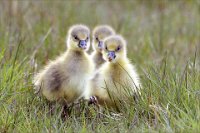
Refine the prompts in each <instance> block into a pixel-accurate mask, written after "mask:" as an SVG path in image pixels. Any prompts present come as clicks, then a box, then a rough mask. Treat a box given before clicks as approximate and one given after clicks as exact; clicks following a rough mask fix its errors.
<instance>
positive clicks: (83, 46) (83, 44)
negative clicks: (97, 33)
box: [78, 40, 87, 49]
mask: <svg viewBox="0 0 200 133" xmlns="http://www.w3.org/2000/svg"><path fill="white" fill-rule="evenodd" d="M78 46H79V47H80V48H82V49H86V48H87V42H86V41H85V40H80V41H79V44H78Z"/></svg>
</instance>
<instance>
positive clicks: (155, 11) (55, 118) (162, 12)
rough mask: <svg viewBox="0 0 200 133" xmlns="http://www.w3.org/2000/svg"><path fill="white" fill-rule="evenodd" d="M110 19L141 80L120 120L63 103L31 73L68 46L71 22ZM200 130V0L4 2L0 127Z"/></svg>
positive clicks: (1, 12) (1, 6)
mask: <svg viewBox="0 0 200 133" xmlns="http://www.w3.org/2000/svg"><path fill="white" fill-rule="evenodd" d="M77 23H84V24H86V25H88V26H89V27H90V28H91V29H92V28H93V27H94V26H95V25H98V24H105V23H106V24H110V25H111V26H113V27H114V29H116V31H117V32H118V33H120V34H122V35H123V36H124V37H125V38H126V39H127V42H128V57H129V58H130V59H131V60H132V62H133V63H134V64H135V66H136V67H137V69H138V72H139V74H140V77H141V79H142V83H143V89H142V96H141V99H140V100H139V101H138V102H137V103H134V105H133V106H131V107H127V108H124V109H123V117H121V118H118V119H113V118H112V117H110V115H109V113H105V114H104V115H103V117H101V118H99V117H98V112H97V111H96V109H95V108H94V107H87V105H85V106H84V105H83V106H81V107H80V109H78V110H76V109H72V113H71V115H70V116H69V118H68V119H67V120H66V121H65V122H63V121H62V119H61V118H60V114H61V107H60V106H59V105H57V106H56V110H55V112H54V114H53V115H50V114H49V107H48V103H47V102H46V101H45V99H43V98H40V97H38V96H36V95H35V94H34V93H33V90H32V88H33V87H32V83H31V82H32V78H33V74H34V72H36V71H38V70H39V69H40V68H42V67H43V66H44V65H45V64H46V63H47V61H48V60H49V59H54V58H55V57H56V56H57V55H59V54H60V53H62V52H64V51H65V49H66V45H65V38H66V33H67V30H68V28H69V26H71V25H73V24H77ZM13 131H14V132H93V131H95V132H130V131H132V132H199V131H200V1H199V0H188V1H187V0H177V1H171V0H169V1H167V0H153V1H151V2H150V1H148V0H142V1H137V0H135V1H124V2H122V1H121V2H120V1H117V0H116V1H114V0H113V1H109V2H107V1H101V2H100V1H92V0H86V1H84V2H81V1H65V2H64V1H58V2H51V1H45V2H41V1H35V2H33V1H19V2H17V1H13V2H12V1H0V132H13Z"/></svg>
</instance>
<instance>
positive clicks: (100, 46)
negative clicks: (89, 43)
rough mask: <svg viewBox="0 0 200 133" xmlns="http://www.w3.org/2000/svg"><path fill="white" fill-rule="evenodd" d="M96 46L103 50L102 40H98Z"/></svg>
mask: <svg viewBox="0 0 200 133" xmlns="http://www.w3.org/2000/svg"><path fill="white" fill-rule="evenodd" d="M98 48H99V50H100V51H102V50H103V42H102V41H99V43H98Z"/></svg>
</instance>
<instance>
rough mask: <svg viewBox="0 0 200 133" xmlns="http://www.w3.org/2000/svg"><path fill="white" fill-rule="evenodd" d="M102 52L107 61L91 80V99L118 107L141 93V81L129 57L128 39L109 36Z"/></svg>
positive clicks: (114, 107)
mask: <svg viewBox="0 0 200 133" xmlns="http://www.w3.org/2000/svg"><path fill="white" fill-rule="evenodd" d="M102 54H103V58H104V59H105V60H106V63H104V64H103V65H102V67H101V68H100V69H99V70H98V72H97V73H96V74H95V76H94V77H93V79H92V80H91V81H90V88H91V92H92V94H91V96H92V97H91V99H90V100H92V101H93V100H94V99H97V100H96V101H97V103H98V104H100V105H102V106H106V107H107V108H113V109H117V108H119V107H120V103H121V101H125V102H126V103H128V102H129V101H130V98H133V96H134V95H135V94H140V87H141V83H140V80H139V76H138V74H137V72H136V70H135V68H134V66H133V65H132V64H131V63H130V61H129V59H128V58H127V51H126V41H125V40H124V38H123V37H122V36H120V35H113V36H110V37H107V38H106V39H105V40H104V48H103V51H102ZM93 96H94V97H95V98H94V97H93ZM96 101H95V102H96Z"/></svg>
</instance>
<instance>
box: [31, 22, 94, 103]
mask: <svg viewBox="0 0 200 133" xmlns="http://www.w3.org/2000/svg"><path fill="white" fill-rule="evenodd" d="M89 36H90V31H89V29H88V27H86V26H84V25H74V26H72V27H71V28H70V29H69V31H68V37H67V46H68V49H67V51H66V52H65V53H64V54H63V55H61V56H60V57H58V58H57V59H56V60H54V61H52V62H50V63H49V64H48V65H47V66H46V67H45V68H44V69H43V70H42V71H41V72H40V73H38V74H37V75H36V76H35V78H34V86H35V89H36V91H40V92H41V93H42V94H43V95H44V96H45V97H46V98H47V99H48V100H49V101H61V102H64V103H66V104H68V103H72V102H74V101H76V100H78V99H79V98H80V97H82V96H85V97H89V94H88V93H89V92H88V87H87V85H88V82H89V79H90V78H91V75H92V73H93V71H94V64H93V62H92V59H90V57H89V55H88V54H87V53H86V51H87V50H88V49H89V46H90V41H89V40H90V39H89ZM87 95H88V96H87Z"/></svg>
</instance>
